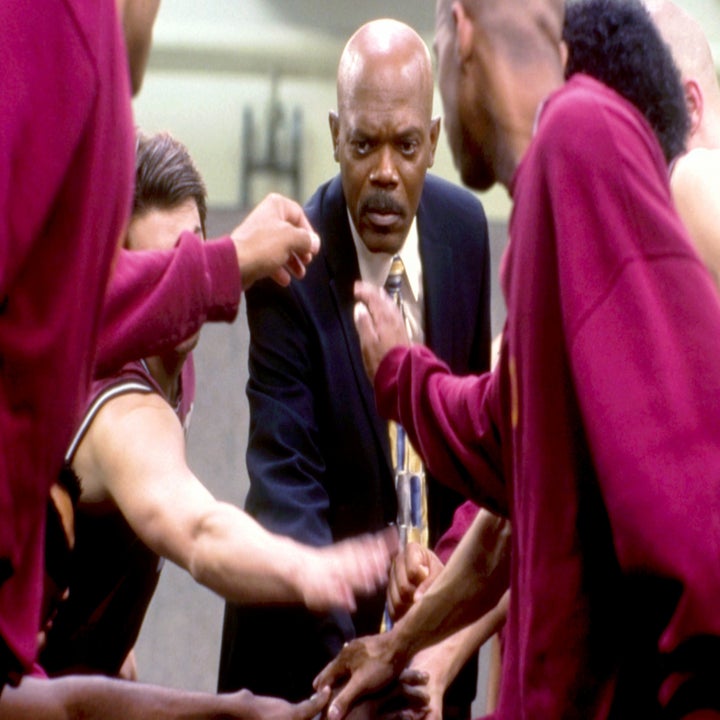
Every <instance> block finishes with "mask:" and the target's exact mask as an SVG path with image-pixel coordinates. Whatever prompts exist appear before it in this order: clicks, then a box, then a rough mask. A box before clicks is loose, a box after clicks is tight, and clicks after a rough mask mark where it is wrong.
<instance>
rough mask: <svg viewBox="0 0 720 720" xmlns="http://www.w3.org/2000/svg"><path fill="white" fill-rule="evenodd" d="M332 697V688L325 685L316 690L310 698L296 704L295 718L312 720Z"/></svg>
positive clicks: (296, 719)
mask: <svg viewBox="0 0 720 720" xmlns="http://www.w3.org/2000/svg"><path fill="white" fill-rule="evenodd" d="M329 699H330V688H329V687H324V688H323V689H322V690H319V691H318V692H316V693H315V694H314V695H313V696H312V697H311V698H310V699H308V700H304V701H303V702H301V703H298V704H297V705H296V706H295V712H294V713H293V718H294V720H311V718H314V717H315V716H316V715H317V714H318V713H320V712H322V709H323V708H324V707H325V706H326V705H327V703H328V700H329Z"/></svg>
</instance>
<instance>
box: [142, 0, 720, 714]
mask: <svg viewBox="0 0 720 720" xmlns="http://www.w3.org/2000/svg"><path fill="white" fill-rule="evenodd" d="M679 4H680V5H682V6H683V7H685V8H686V9H687V10H688V11H689V12H690V13H691V14H692V15H694V16H695V17H696V18H698V19H699V20H701V22H702V24H703V27H704V28H705V31H706V32H707V33H708V37H709V38H710V41H711V45H712V47H713V54H714V57H715V59H716V63H717V61H718V58H720V0H683V1H682V2H680V3H679ZM434 8H435V3H434V2H433V0H360V1H358V0H355V1H354V2H353V1H349V0H335V2H326V0H242V1H241V0H211V2H197V1H196V0H164V2H163V3H162V5H161V8H160V13H159V15H158V19H157V22H156V25H155V40H154V46H153V52H152V55H151V58H150V65H149V69H148V73H147V76H146V79H145V84H144V86H143V89H142V92H141V94H140V95H139V97H138V98H137V99H136V100H135V102H134V108H135V116H136V122H137V124H138V125H139V126H140V127H141V128H142V129H144V130H146V131H148V132H155V131H158V130H169V131H170V132H171V133H172V134H173V135H175V136H176V137H177V138H178V139H179V140H181V141H182V142H184V143H185V144H186V145H187V146H188V148H189V150H190V152H191V154H192V156H193V158H194V159H195V161H196V164H197V165H198V167H199V169H200V171H201V172H202V174H203V176H204V178H205V181H206V183H207V187H208V192H209V204H210V218H209V228H208V229H209V236H210V237H215V236H218V235H222V234H225V233H227V232H229V231H230V230H231V229H232V228H233V227H234V226H235V225H237V224H238V222H239V221H240V219H241V218H242V217H243V215H244V213H245V212H246V208H247V207H248V206H251V205H253V204H255V203H256V202H258V201H259V200H260V199H262V197H263V196H264V195H265V194H266V193H267V192H268V191H270V190H278V191H280V192H284V193H285V194H288V195H291V196H293V197H295V198H296V199H297V200H299V201H301V202H304V201H305V200H306V199H307V198H308V197H309V196H310V195H311V194H312V192H313V191H314V189H315V188H316V187H317V186H318V185H319V184H320V183H322V182H324V181H325V180H326V179H328V178H330V177H331V176H332V175H334V174H335V173H336V172H337V166H336V164H335V163H334V161H333V157H332V146H331V142H330V134H329V130H328V122H327V116H328V111H329V110H331V109H334V108H335V70H336V67H337V62H338V59H339V56H340V53H341V51H342V48H343V46H344V44H345V41H346V40H347V38H348V37H349V36H350V35H351V34H352V32H353V31H354V30H355V29H357V27H359V26H360V25H361V24H362V23H363V22H366V21H367V20H371V19H373V18H377V17H395V18H397V19H400V20H403V21H405V22H407V23H408V24H410V25H411V26H413V27H414V28H415V29H416V30H417V31H418V32H419V33H420V34H421V35H422V36H423V37H424V38H425V39H426V40H427V42H428V44H429V45H430V46H432V37H433V26H434ZM435 105H436V112H437V114H438V115H441V114H442V112H441V104H440V99H439V94H437V93H436V102H435ZM433 172H436V173H437V174H439V175H442V176H444V177H446V178H448V179H450V180H454V181H459V180H458V175H457V173H456V171H455V169H454V167H453V164H452V159H451V157H450V153H449V150H448V146H447V141H446V139H445V138H444V137H441V138H440V142H439V146H438V153H437V157H436V162H435V167H434V168H433ZM481 198H482V200H483V203H484V205H485V210H486V212H487V214H488V218H489V220H490V226H491V236H492V247H491V253H492V260H493V267H494V270H493V273H494V274H493V280H494V282H495V284H494V291H493V329H494V332H498V331H499V330H500V328H501V326H502V319H503V313H504V308H503V303H502V298H501V297H500V294H499V292H498V291H497V267H498V263H499V260H500V255H501V252H502V247H503V245H504V242H505V237H506V223H507V217H508V211H509V207H510V203H509V199H508V197H507V194H506V192H505V191H504V190H503V189H501V188H499V187H496V188H495V189H493V190H492V191H491V192H489V193H485V194H482V195H481ZM247 347H248V333H247V326H246V322H245V309H244V306H241V308H240V312H239V315H238V319H237V321H236V322H235V323H234V324H233V325H213V326H210V325H208V326H206V327H205V329H204V330H203V337H202V340H201V343H200V345H199V347H198V349H197V351H196V353H195V358H196V366H197V374H198V392H197V399H196V404H195V411H194V414H193V422H192V427H191V430H190V435H189V450H188V453H189V463H190V466H191V467H192V468H193V470H194V471H195V473H196V474H197V475H198V477H200V479H201V480H202V481H203V482H204V483H205V484H206V485H207V486H208V487H209V488H210V490H211V492H213V493H214V494H215V495H216V497H218V498H219V499H222V500H225V501H228V502H233V503H236V504H238V505H241V506H242V503H243V501H244V498H245V494H246V491H247V485H248V480H247V474H246V470H245V446H246V441H247V405H246V400H245V382H246V380H247ZM222 612H223V602H222V601H221V600H220V599H219V598H218V597H217V596H215V595H213V594H212V593H211V592H210V591H208V590H205V589H204V588H201V587H199V586H197V585H196V584H195V583H194V582H193V581H192V580H191V579H190V577H189V576H187V575H185V574H184V573H182V572H181V571H180V570H178V569H177V568H176V567H174V566H172V565H171V564H170V563H167V564H166V567H165V568H164V570H163V575H162V578H161V580H160V584H159V587H158V590H157V593H156V596H155V598H154V600H153V603H152V605H151V607H150V609H149V611H148V615H147V617H146V620H145V624H144V626H143V629H142V632H141V635H140V639H139V643H138V647H137V656H138V663H139V673H140V677H141V679H142V680H144V681H147V682H154V683H158V684H162V685H171V686H177V687H185V688H189V689H196V690H207V691H214V690H215V685H216V680H217V668H218V657H219V648H220V635H221V629H222ZM248 652H252V648H248ZM483 683H484V678H482V679H481V683H480V691H479V695H478V699H477V700H476V704H475V709H476V713H475V714H476V715H479V714H480V713H481V712H482V709H483V702H484V694H483V689H482V688H483Z"/></svg>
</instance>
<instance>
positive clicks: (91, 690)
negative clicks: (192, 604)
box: [0, 676, 329, 720]
mask: <svg viewBox="0 0 720 720" xmlns="http://www.w3.org/2000/svg"><path fill="white" fill-rule="evenodd" d="M328 697H329V695H328V693H327V692H324V693H318V694H317V695H316V696H313V698H311V699H310V700H308V701H305V702H303V703H299V704H298V705H291V704H290V703H287V702H285V701H284V700H277V699H275V698H262V697H258V696H255V695H253V694H252V693H250V692H248V691H247V690H241V691H240V692H238V693H234V694H232V695H210V694H205V693H195V692H186V691H184V690H175V689H170V688H161V687H156V686H153V685H143V684H141V683H135V682H126V681H124V680H114V679H111V678H106V677H91V676H78V677H66V678H59V679H55V680H40V679H35V678H29V677H26V678H24V679H23V680H22V682H21V683H20V685H19V686H18V687H17V688H11V687H7V688H5V690H3V693H2V696H1V697H0V717H1V718H2V720H220V719H221V718H222V719H223V720H233V719H234V720H259V719H260V718H263V720H310V718H312V717H314V716H315V715H316V714H317V713H318V712H320V711H321V710H322V708H323V707H324V705H325V704H326V703H327V700H328Z"/></svg>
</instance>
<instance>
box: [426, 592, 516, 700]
mask: <svg viewBox="0 0 720 720" xmlns="http://www.w3.org/2000/svg"><path fill="white" fill-rule="evenodd" d="M508 599H509V591H506V593H505V595H503V597H502V598H501V600H500V602H499V603H498V604H497V605H496V606H495V607H494V608H493V609H492V610H490V611H489V612H487V613H485V615H483V616H482V617H481V618H479V619H478V620H476V621H475V622H474V623H472V624H470V625H468V626H467V627H464V628H463V629H461V630H459V631H458V632H456V633H453V634H452V635H450V636H448V637H447V638H445V639H444V640H442V641H441V642H440V643H438V644H437V645H432V646H431V647H428V648H425V649H424V650H421V651H420V652H419V653H418V654H417V655H416V656H415V658H414V659H413V662H412V666H413V667H416V668H418V669H420V670H426V671H427V672H428V673H430V674H431V675H432V676H434V678H435V680H436V682H438V683H439V684H440V685H441V687H442V688H443V690H446V689H447V688H448V686H449V685H450V683H452V681H453V680H454V679H455V678H456V677H457V674H458V672H460V670H461V668H462V667H463V666H464V665H465V663H466V662H467V661H468V660H469V659H470V657H472V655H473V654H475V653H476V652H477V651H478V650H479V648H480V647H482V645H484V644H485V643H486V642H487V641H488V640H489V639H490V638H491V637H492V636H493V635H494V634H495V633H496V632H498V631H499V630H500V628H501V627H502V626H503V625H504V623H505V619H506V616H507V602H508Z"/></svg>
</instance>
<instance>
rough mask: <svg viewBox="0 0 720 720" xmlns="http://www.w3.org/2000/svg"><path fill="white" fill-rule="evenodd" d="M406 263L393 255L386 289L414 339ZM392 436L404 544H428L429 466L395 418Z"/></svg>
mask: <svg viewBox="0 0 720 720" xmlns="http://www.w3.org/2000/svg"><path fill="white" fill-rule="evenodd" d="M404 272H405V267H404V265H403V262H402V260H401V259H400V256H399V255H396V256H395V257H394V258H393V261H392V265H391V266H390V272H389V274H388V277H387V280H386V282H385V290H386V291H387V292H388V294H389V295H390V297H391V298H392V299H393V300H394V301H395V303H396V304H397V306H398V307H399V308H400V312H401V313H402V315H403V319H404V320H405V327H406V329H407V331H408V336H409V337H410V339H411V340H412V330H411V327H410V323H409V322H408V317H407V314H406V311H405V306H404V304H403V299H402V284H403V275H404ZM388 434H389V437H390V456H391V459H392V464H393V471H394V474H395V493H396V495H397V505H398V513H397V525H398V532H399V534H400V545H401V546H402V547H405V545H407V544H408V543H409V542H416V543H420V544H421V545H423V546H424V547H427V545H428V524H427V489H426V482H425V469H424V467H423V464H422V460H421V459H420V456H419V455H418V453H417V451H416V450H415V448H414V447H413V446H412V444H411V442H410V440H409V438H408V437H407V433H406V432H405V428H403V426H402V425H400V424H399V423H396V422H395V421H393V420H391V421H390V422H389V423H388ZM390 627H391V622H390V618H389V617H388V614H387V612H385V615H384V617H383V624H382V627H381V630H389V629H390Z"/></svg>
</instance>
